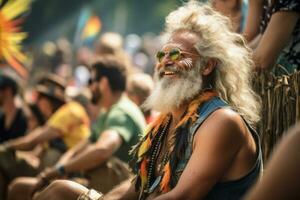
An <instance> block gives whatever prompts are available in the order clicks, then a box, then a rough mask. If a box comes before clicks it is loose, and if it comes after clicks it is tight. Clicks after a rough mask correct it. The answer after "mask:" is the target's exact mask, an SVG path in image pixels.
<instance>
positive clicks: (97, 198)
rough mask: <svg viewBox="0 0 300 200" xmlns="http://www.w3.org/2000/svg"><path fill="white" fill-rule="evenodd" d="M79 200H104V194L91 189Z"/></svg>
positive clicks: (78, 199)
mask: <svg viewBox="0 0 300 200" xmlns="http://www.w3.org/2000/svg"><path fill="white" fill-rule="evenodd" d="M77 200H104V197H103V194H102V193H101V192H100V193H98V192H97V191H96V190H93V189H90V190H89V191H87V192H86V193H83V194H81V195H80V196H79V197H78V198H77Z"/></svg>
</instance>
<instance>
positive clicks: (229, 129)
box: [155, 109, 245, 200]
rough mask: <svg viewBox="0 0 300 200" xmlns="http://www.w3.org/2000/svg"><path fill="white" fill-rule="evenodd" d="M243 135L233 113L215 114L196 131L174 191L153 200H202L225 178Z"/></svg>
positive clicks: (241, 142) (240, 125)
mask: <svg viewBox="0 0 300 200" xmlns="http://www.w3.org/2000/svg"><path fill="white" fill-rule="evenodd" d="M244 132H245V126H244V124H243V122H242V120H241V118H240V117H239V116H238V115H237V114H236V113H234V112H233V111H231V110H228V109H221V110H218V111H216V112H214V113H213V114H212V115H211V116H210V117H209V118H208V119H207V120H206V121H205V122H204V123H203V125H202V126H201V127H200V128H199V130H198V131H197V133H196V135H195V138H194V147H193V153H192V156H191V158H190V160H189V162H188V164H187V166H186V168H185V169H184V171H183V173H182V175H181V177H180V179H179V181H178V183H177V185H176V187H175V188H174V189H173V190H171V191H170V192H168V193H166V194H163V195H161V196H159V197H158V198H156V199H155V200H169V199H172V200H175V199H178V200H179V199H189V200H193V199H197V200H198V199H203V198H204V197H205V196H206V195H207V194H208V193H209V191H210V190H211V189H212V187H213V186H214V185H215V184H216V183H217V182H219V181H221V180H223V179H224V178H225V177H224V176H225V174H226V172H227V171H228V170H229V168H230V167H231V164H232V162H233V160H235V157H236V155H237V153H238V151H239V149H240V148H241V146H242V144H243V134H244ZM238 178H239V177H238ZM195 186H197V189H195Z"/></svg>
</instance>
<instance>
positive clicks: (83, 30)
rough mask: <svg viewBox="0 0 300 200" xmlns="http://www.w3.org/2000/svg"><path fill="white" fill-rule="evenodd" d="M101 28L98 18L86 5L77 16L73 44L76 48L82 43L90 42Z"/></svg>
mask: <svg viewBox="0 0 300 200" xmlns="http://www.w3.org/2000/svg"><path fill="white" fill-rule="evenodd" d="M101 28H102V22H101V20H100V18H99V17H98V16H97V15H95V14H93V11H92V10H91V9H90V8H88V7H86V8H84V9H83V10H82V11H81V13H80V16H79V19H78V24H77V28H76V32H75V36H74V46H75V48H78V47H79V46H81V45H82V44H91V43H92V42H93V41H94V40H95V39H96V38H97V36H98V34H99V33H100V31H101Z"/></svg>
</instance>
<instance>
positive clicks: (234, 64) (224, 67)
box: [166, 1, 261, 124]
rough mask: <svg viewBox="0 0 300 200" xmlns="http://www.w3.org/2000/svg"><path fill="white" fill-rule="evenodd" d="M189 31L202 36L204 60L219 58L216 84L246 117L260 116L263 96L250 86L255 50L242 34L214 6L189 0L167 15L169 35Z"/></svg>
mask: <svg viewBox="0 0 300 200" xmlns="http://www.w3.org/2000/svg"><path fill="white" fill-rule="evenodd" d="M179 30H186V31H190V32H193V33H195V34H197V35H199V37H200V38H201V39H200V41H199V43H198V44H196V46H195V47H196V49H197V50H198V51H199V54H200V55H201V57H202V59H209V58H213V59H215V60H217V66H216V68H215V75H216V76H215V82H214V86H215V89H216V91H217V92H218V93H219V95H220V97H221V98H223V99H224V100H225V101H227V102H228V103H229V104H230V106H232V107H233V108H234V109H235V110H236V111H237V112H238V113H239V114H241V115H242V116H243V117H244V119H245V120H247V121H248V123H250V124H255V123H256V122H257V121H258V120H259V118H260V107H261V105H260V99H259V98H258V96H257V95H256V94H255V93H254V92H253V90H252V88H251V70H252V69H253V66H254V63H253V61H252V59H251V57H252V55H251V54H252V52H251V50H250V49H249V48H248V47H247V46H246V44H245V40H244V39H243V37H242V36H241V35H240V34H237V33H234V32H233V31H232V27H231V22H230V20H229V19H228V18H227V17H225V16H222V15H221V14H219V13H218V12H216V11H214V10H213V9H212V8H211V6H209V5H204V4H201V3H199V2H197V1H190V2H188V3H186V4H185V5H184V6H182V7H180V8H178V9H177V10H175V11H173V12H171V13H170V14H169V15H168V16H167V18H166V34H167V35H169V36H170V35H172V34H173V33H175V32H176V31H179Z"/></svg>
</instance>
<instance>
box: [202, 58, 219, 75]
mask: <svg viewBox="0 0 300 200" xmlns="http://www.w3.org/2000/svg"><path fill="white" fill-rule="evenodd" d="M217 64H218V62H217V60H216V59H213V58H210V59H209V60H208V61H207V62H206V65H205V67H204V68H203V69H202V75H204V76H207V75H209V74H210V73H211V72H212V71H213V70H214V69H215V67H216V66H217Z"/></svg>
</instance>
